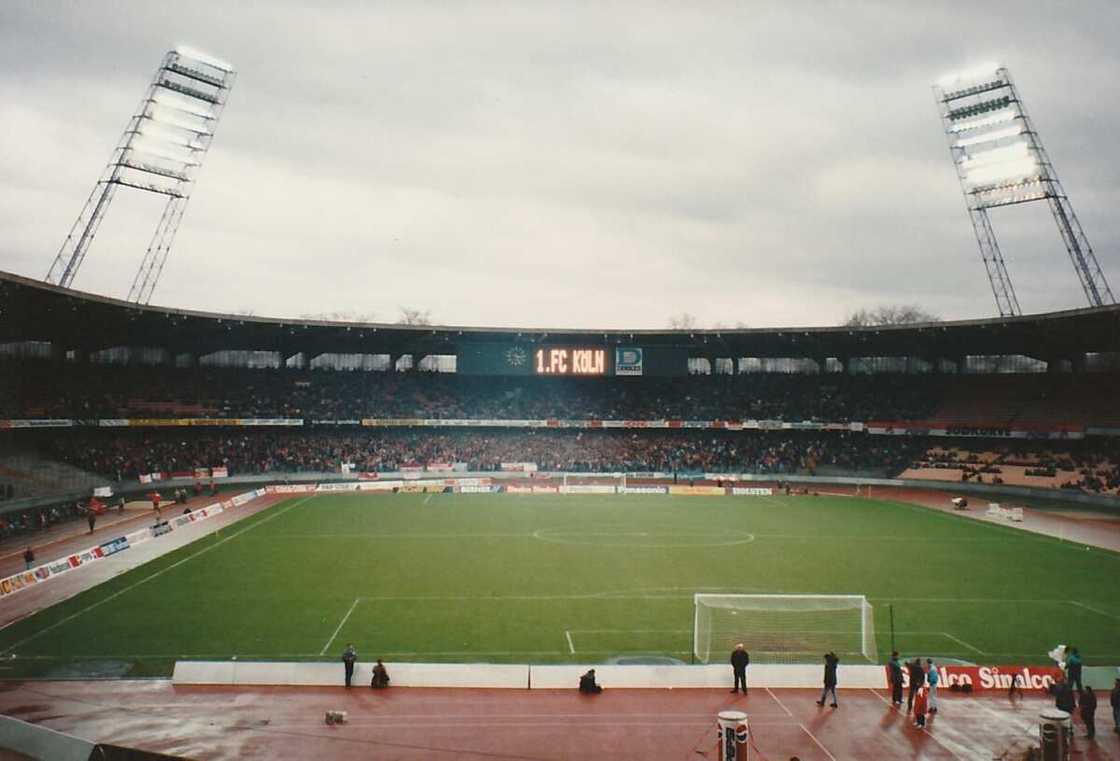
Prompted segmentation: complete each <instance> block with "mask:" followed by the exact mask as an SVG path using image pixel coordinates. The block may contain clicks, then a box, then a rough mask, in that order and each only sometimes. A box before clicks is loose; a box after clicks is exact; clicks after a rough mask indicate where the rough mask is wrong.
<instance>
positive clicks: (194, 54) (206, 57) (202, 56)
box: [172, 45, 236, 74]
mask: <svg viewBox="0 0 1120 761" xmlns="http://www.w3.org/2000/svg"><path fill="white" fill-rule="evenodd" d="M172 52H173V53H175V54H176V55H179V56H182V57H183V58H189V59H191V60H192V61H198V62H199V63H204V64H206V65H207V66H211V67H213V68H215V69H218V70H220V71H224V72H226V73H227V74H229V73H233V72H234V71H236V69H234V67H233V64H232V63H227V62H226V61H223V60H222V59H220V58H216V57H214V56H212V55H210V54H209V53H204V52H202V51H201V50H198V49H197V48H192V47H191V46H189V45H176V46H175V49H174V50H173V51H172Z"/></svg>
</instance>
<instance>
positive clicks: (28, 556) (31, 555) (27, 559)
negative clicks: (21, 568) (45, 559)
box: [23, 544, 35, 571]
mask: <svg viewBox="0 0 1120 761" xmlns="http://www.w3.org/2000/svg"><path fill="white" fill-rule="evenodd" d="M23 562H24V563H25V564H26V565H27V568H26V570H28V571H30V570H31V566H33V565H35V550H33V549H31V545H30V544H29V545H27V549H26V550H24V551H23Z"/></svg>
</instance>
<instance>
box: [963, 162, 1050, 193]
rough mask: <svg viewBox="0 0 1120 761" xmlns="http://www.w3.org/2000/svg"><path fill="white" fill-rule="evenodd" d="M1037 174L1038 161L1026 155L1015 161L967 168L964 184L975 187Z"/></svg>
mask: <svg viewBox="0 0 1120 761" xmlns="http://www.w3.org/2000/svg"><path fill="white" fill-rule="evenodd" d="M1036 174H1038V162H1037V161H1035V159H1034V157H1033V156H1028V157H1025V158H1022V159H1019V160H1017V161H1005V162H1000V163H998V164H990V165H987V166H981V167H976V168H975V169H972V170H969V171H968V172H967V173H966V174H965V177H964V181H965V183H966V184H968V185H970V186H972V187H976V186H977V185H984V184H988V183H992V182H999V181H1001V180H1012V179H1020V178H1025V177H1031V176H1034V175H1036Z"/></svg>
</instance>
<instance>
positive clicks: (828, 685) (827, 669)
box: [817, 650, 840, 708]
mask: <svg viewBox="0 0 1120 761" xmlns="http://www.w3.org/2000/svg"><path fill="white" fill-rule="evenodd" d="M839 664H840V659H839V658H837V657H836V653H834V652H832V651H831V650H830V651H829V652H827V653H825V656H824V689H823V690H821V699H820V700H818V701H817V705H819V706H823V705H824V698H825V696H826V695H828V693H830V692H831V693H832V707H833V708H836V667H837V666H838V665H839Z"/></svg>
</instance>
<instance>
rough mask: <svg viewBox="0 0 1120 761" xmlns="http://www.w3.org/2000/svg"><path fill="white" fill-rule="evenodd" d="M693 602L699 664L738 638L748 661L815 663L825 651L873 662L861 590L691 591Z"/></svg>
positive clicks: (870, 623) (719, 656) (870, 625)
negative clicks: (794, 592)
mask: <svg viewBox="0 0 1120 761" xmlns="http://www.w3.org/2000/svg"><path fill="white" fill-rule="evenodd" d="M693 606H694V609H695V610H694V620H693V633H692V637H693V639H692V651H693V654H694V655H695V656H696V659H697V660H698V661H700V662H701V663H709V662H711V660H712V659H713V658H714V659H715V660H716V661H717V662H720V661H722V660H724V659H726V658H727V657H728V656H729V655H730V653H731V651H732V650H733V649H735V645H736V644H738V643H740V642H742V643H743V644H744V645H746V649H747V652H749V653H750V655H751V662H752V663H816V662H818V661H820V660H821V656H822V655H823V654H824V653H827V652H828V651H830V650H833V651H835V652H836V654H837V655H839V656H841V658H843V657H844V656H845V655H846V656H848V659H851V658H853V657H855V658H862V659H865V660H866V661H867V662H868V663H878V648H877V646H876V644H875V622H874V616H873V614H872V608H871V603H869V602H868V601H867V598H866V597H864V596H863V595H732V594H697V595H694V597H693Z"/></svg>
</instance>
